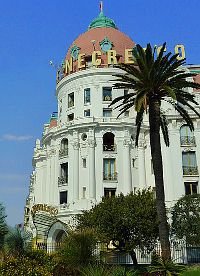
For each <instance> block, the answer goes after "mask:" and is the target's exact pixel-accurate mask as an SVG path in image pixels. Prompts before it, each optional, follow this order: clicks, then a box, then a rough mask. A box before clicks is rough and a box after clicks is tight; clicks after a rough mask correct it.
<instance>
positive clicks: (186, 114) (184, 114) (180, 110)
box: [174, 103, 194, 131]
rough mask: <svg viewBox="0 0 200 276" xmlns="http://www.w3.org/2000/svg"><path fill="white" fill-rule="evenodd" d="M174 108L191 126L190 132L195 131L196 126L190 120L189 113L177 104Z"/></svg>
mask: <svg viewBox="0 0 200 276" xmlns="http://www.w3.org/2000/svg"><path fill="white" fill-rule="evenodd" d="M174 107H175V109H176V110H177V111H178V112H179V114H180V115H181V117H183V119H184V120H185V121H186V123H187V125H188V126H189V128H190V130H191V131H194V125H193V122H192V119H191V118H190V116H189V114H188V112H187V111H186V110H185V109H184V108H183V107H182V106H181V105H180V104H179V103H175V104H174Z"/></svg>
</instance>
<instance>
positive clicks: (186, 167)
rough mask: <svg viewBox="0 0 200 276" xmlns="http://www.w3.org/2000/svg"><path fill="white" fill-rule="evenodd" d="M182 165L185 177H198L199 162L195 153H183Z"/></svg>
mask: <svg viewBox="0 0 200 276" xmlns="http://www.w3.org/2000/svg"><path fill="white" fill-rule="evenodd" d="M182 165H183V174H184V175H197V174H198V168H197V161H196V154H195V152H194V151H187V152H183V153H182Z"/></svg>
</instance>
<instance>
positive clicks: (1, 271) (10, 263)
mask: <svg viewBox="0 0 200 276" xmlns="http://www.w3.org/2000/svg"><path fill="white" fill-rule="evenodd" d="M19 275H23V276H25V275H26V276H53V274H52V273H51V272H50V271H49V269H48V268H47V267H45V266H43V265H40V264H38V262H37V261H36V260H31V259H29V258H27V257H22V258H14V257H10V258H8V259H7V260H4V262H3V263H2V264H1V265H0V276H19Z"/></svg>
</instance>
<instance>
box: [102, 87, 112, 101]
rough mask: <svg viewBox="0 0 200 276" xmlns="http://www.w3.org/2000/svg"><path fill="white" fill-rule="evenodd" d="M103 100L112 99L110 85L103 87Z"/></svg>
mask: <svg viewBox="0 0 200 276" xmlns="http://www.w3.org/2000/svg"><path fill="white" fill-rule="evenodd" d="M103 101H104V102H110V101H112V87H103Z"/></svg>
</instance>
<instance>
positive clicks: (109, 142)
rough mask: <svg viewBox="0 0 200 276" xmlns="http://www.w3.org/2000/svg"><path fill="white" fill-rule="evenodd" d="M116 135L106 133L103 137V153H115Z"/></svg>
mask: <svg viewBox="0 0 200 276" xmlns="http://www.w3.org/2000/svg"><path fill="white" fill-rule="evenodd" d="M115 149H116V146H115V135H114V134H113V133H111V132H106V133H105V134H104V135H103V151H115Z"/></svg>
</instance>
